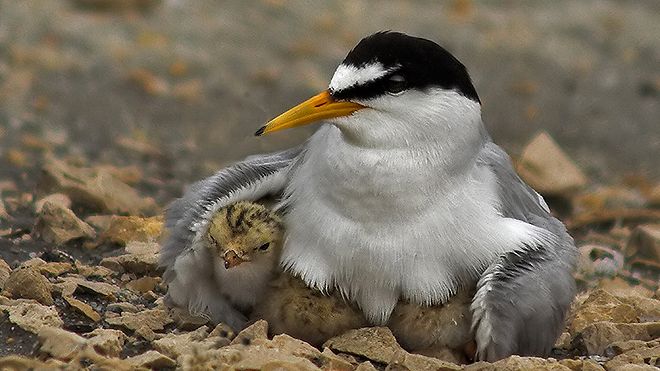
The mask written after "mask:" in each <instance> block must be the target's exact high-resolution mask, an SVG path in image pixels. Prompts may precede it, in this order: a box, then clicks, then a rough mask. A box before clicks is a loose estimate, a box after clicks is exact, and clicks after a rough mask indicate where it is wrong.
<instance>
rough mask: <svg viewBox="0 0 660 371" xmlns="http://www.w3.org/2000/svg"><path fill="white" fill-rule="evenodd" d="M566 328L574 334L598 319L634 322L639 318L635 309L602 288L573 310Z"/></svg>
mask: <svg viewBox="0 0 660 371" xmlns="http://www.w3.org/2000/svg"><path fill="white" fill-rule="evenodd" d="M573 313H574V314H573V318H572V319H571V321H570V323H569V325H568V328H569V332H570V333H572V334H576V333H578V332H580V331H582V329H584V328H585V327H586V326H588V325H589V324H591V323H594V322H599V321H607V322H615V323H634V322H637V321H638V320H639V318H638V313H637V310H636V309H635V308H634V307H633V306H631V305H628V304H625V303H623V302H622V301H621V300H619V299H617V298H616V297H615V296H614V295H612V294H609V293H607V292H605V291H603V290H595V291H593V292H592V293H590V294H589V296H588V297H587V299H586V300H585V301H584V302H582V303H581V304H579V305H578V306H577V307H576V308H575V310H574V311H573Z"/></svg>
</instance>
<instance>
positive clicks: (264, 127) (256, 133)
mask: <svg viewBox="0 0 660 371" xmlns="http://www.w3.org/2000/svg"><path fill="white" fill-rule="evenodd" d="M264 131H266V125H264V126H262V127H260V128H259V130H257V131H256V132H255V133H254V136H255V137H258V136H261V134H263V133H264Z"/></svg>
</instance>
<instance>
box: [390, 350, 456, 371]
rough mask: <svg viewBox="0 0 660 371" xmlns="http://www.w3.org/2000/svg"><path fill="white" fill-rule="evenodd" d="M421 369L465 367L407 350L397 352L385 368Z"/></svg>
mask: <svg viewBox="0 0 660 371" xmlns="http://www.w3.org/2000/svg"><path fill="white" fill-rule="evenodd" d="M402 369H403V370H420V371H458V370H462V369H463V367H461V366H459V365H456V364H453V363H450V362H445V361H441V360H439V359H435V358H433V357H426V356H423V355H419V354H410V353H408V352H406V351H403V350H401V351H399V352H397V353H396V354H395V355H394V356H393V357H392V359H391V360H390V362H389V364H388V365H387V367H386V368H385V370H386V371H390V370H391V371H394V370H402Z"/></svg>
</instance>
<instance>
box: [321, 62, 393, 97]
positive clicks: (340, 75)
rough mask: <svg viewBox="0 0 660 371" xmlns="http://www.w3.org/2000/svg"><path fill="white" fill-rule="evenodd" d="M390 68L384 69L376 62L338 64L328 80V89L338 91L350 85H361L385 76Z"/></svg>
mask: <svg viewBox="0 0 660 371" xmlns="http://www.w3.org/2000/svg"><path fill="white" fill-rule="evenodd" d="M390 71H392V69H386V68H385V67H383V65H382V64H380V63H378V62H374V63H370V64H366V65H364V66H360V67H355V66H351V65H345V64H340V65H339V67H337V70H336V71H335V74H334V75H333V76H332V80H330V86H329V89H330V90H332V91H339V90H343V89H346V88H349V87H351V86H355V85H362V84H364V83H366V82H369V81H372V80H375V79H377V78H379V77H381V76H385V75H386V74H388V73H389V72H390Z"/></svg>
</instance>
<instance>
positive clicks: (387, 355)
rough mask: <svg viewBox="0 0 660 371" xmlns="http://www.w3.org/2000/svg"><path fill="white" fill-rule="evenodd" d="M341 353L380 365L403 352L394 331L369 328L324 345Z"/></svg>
mask: <svg viewBox="0 0 660 371" xmlns="http://www.w3.org/2000/svg"><path fill="white" fill-rule="evenodd" d="M323 347H327V348H330V350H332V351H334V352H339V353H348V354H354V355H357V356H361V357H364V358H366V359H368V360H371V361H374V362H378V363H385V364H386V363H389V362H390V360H391V359H392V358H393V357H394V355H395V354H396V353H397V352H399V351H401V350H402V348H401V346H400V345H399V344H398V343H397V341H396V339H395V338H394V335H392V331H390V329H388V328H386V327H367V328H361V329H357V330H350V331H347V332H346V333H345V334H343V335H339V336H336V337H334V338H332V339H330V340H328V341H326V342H325V344H323Z"/></svg>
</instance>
